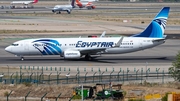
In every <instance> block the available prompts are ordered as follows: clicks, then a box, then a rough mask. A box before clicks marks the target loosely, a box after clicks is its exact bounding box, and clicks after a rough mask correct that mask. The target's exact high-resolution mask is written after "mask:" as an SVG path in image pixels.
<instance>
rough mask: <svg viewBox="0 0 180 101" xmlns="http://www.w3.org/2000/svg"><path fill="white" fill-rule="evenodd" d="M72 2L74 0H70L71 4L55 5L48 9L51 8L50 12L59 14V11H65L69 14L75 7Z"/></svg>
mask: <svg viewBox="0 0 180 101" xmlns="http://www.w3.org/2000/svg"><path fill="white" fill-rule="evenodd" d="M74 2H75V0H72V2H71V4H69V5H55V6H54V8H48V9H52V12H53V13H55V14H61V11H67V13H68V14H70V13H71V11H72V9H73V8H74V7H75V6H74Z"/></svg>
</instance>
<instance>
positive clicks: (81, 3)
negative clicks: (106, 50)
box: [76, 0, 96, 10]
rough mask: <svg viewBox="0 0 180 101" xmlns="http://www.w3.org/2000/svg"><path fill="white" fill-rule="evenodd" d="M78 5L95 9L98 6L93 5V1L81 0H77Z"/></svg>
mask: <svg viewBox="0 0 180 101" xmlns="http://www.w3.org/2000/svg"><path fill="white" fill-rule="evenodd" d="M76 5H77V6H78V7H79V8H87V9H89V10H90V9H95V8H96V7H95V6H94V5H93V3H92V2H80V1H79V0H76Z"/></svg>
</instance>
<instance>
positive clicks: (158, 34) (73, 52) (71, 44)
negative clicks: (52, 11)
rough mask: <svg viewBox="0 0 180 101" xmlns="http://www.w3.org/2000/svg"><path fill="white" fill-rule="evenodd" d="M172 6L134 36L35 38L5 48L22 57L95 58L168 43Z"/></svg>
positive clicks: (163, 9) (164, 9)
mask: <svg viewBox="0 0 180 101" xmlns="http://www.w3.org/2000/svg"><path fill="white" fill-rule="evenodd" d="M169 10H170V7H164V8H162V10H161V11H160V12H159V13H158V14H157V15H156V16H155V18H154V19H153V20H152V21H151V23H150V24H149V25H148V26H147V28H146V29H145V30H144V31H142V32H141V33H139V34H135V35H133V36H130V37H122V36H121V37H100V38H98V37H97V38H35V39H24V40H19V41H16V42H14V43H13V44H12V45H10V46H7V47H6V48H5V51H7V52H9V53H11V54H14V55H16V56H19V57H21V60H24V56H27V55H41V56H42V55H59V56H61V57H64V59H80V58H82V57H84V58H85V59H86V60H92V59H93V58H92V57H91V56H92V55H101V54H123V53H131V52H136V51H141V50H144V49H149V48H152V47H155V46H158V45H161V44H163V43H165V40H166V39H165V37H164V36H165V35H164V30H165V28H166V23H167V19H168V15H169Z"/></svg>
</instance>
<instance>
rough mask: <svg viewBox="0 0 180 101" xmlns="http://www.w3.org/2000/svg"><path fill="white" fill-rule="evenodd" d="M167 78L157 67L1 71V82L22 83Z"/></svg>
mask: <svg viewBox="0 0 180 101" xmlns="http://www.w3.org/2000/svg"><path fill="white" fill-rule="evenodd" d="M166 79H172V78H171V76H170V74H169V73H168V72H167V71H164V70H160V68H156V70H155V71H151V70H150V68H147V69H146V70H144V69H143V68H141V69H136V68H134V70H133V71H132V70H131V71H130V70H129V69H128V68H126V69H125V70H123V69H122V68H119V70H118V71H117V70H114V68H112V70H108V68H105V70H101V69H100V68H98V69H97V70H94V69H93V68H91V69H89V70H87V69H86V68H84V69H83V70H80V69H79V68H76V70H73V71H71V68H65V67H64V68H62V67H39V66H20V67H19V69H18V71H15V72H14V71H10V69H9V70H8V71H6V72H3V71H1V75H0V82H2V83H4V84H21V83H34V84H37V85H39V84H49V85H51V84H57V85H58V84H81V83H83V84H86V83H108V82H118V83H126V82H137V83H143V82H144V81H146V82H155V81H156V82H158V83H164V82H166Z"/></svg>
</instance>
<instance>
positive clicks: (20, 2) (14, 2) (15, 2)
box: [11, 1, 33, 5]
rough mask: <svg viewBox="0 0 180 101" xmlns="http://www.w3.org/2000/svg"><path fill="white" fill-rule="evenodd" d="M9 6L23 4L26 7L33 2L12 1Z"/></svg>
mask: <svg viewBox="0 0 180 101" xmlns="http://www.w3.org/2000/svg"><path fill="white" fill-rule="evenodd" d="M11 4H25V5H28V4H33V1H13V2H11Z"/></svg>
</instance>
